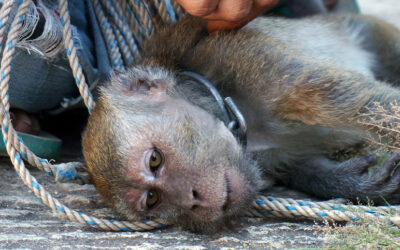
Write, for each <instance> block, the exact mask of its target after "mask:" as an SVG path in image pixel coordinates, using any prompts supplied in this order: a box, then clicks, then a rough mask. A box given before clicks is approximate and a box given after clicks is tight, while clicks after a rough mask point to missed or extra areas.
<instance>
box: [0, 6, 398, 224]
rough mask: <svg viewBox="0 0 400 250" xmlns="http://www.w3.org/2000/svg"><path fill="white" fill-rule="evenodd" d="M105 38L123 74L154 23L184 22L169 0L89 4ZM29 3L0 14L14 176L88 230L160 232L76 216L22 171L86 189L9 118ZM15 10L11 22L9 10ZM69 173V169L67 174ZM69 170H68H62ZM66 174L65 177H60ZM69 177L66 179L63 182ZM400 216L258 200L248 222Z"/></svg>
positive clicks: (1, 72) (0, 76) (72, 170)
mask: <svg viewBox="0 0 400 250" xmlns="http://www.w3.org/2000/svg"><path fill="white" fill-rule="evenodd" d="M92 3H93V5H94V8H95V12H96V15H97V18H98V21H99V23H100V24H101V25H100V26H101V29H102V32H103V36H104V37H105V39H106V41H107V46H108V47H107V49H108V52H109V56H110V60H111V61H112V65H113V66H114V67H115V68H125V67H127V66H129V65H131V64H133V63H134V61H135V60H138V58H139V56H140V55H139V50H140V47H141V44H142V43H143V42H145V40H146V39H147V38H148V37H149V36H150V35H151V33H152V32H153V31H154V29H155V27H156V24H157V23H172V22H175V21H176V20H177V19H179V18H180V17H182V15H183V14H184V13H183V10H182V9H181V8H180V7H179V5H177V4H176V3H175V2H174V1H171V0H153V1H150V0H143V1H140V0H127V1H125V0H92ZM32 4H33V3H32V1H31V0H14V1H12V0H9V1H5V2H4V4H3V6H2V8H1V9H0V41H3V40H4V33H5V31H6V27H7V24H8V23H9V22H11V25H10V27H11V28H10V31H9V32H8V35H7V39H6V42H5V43H3V44H5V45H6V46H5V47H4V51H3V55H2V60H1V68H0V93H1V102H0V120H1V131H2V134H3V138H4V143H5V144H6V149H7V153H8V155H9V156H10V159H11V162H12V164H13V165H14V168H15V170H16V171H17V173H18V175H19V176H20V177H21V179H22V180H23V182H24V183H25V184H26V185H27V186H28V187H29V188H30V189H31V190H32V191H33V192H34V194H35V195H36V196H37V197H39V198H40V199H41V200H42V201H43V203H44V204H46V205H47V206H49V207H50V208H51V209H52V210H53V211H55V212H57V213H59V214H61V215H62V216H64V217H65V218H67V219H69V220H71V221H74V222H78V223H82V224H85V225H88V226H91V227H95V228H98V229H103V230H110V231H143V230H151V229H154V228H160V227H162V226H163V225H167V224H168V222H165V221H161V220H143V221H130V222H128V221H116V220H106V219H99V218H96V217H93V216H89V215H86V214H84V213H81V212H78V211H75V210H73V209H70V208H68V207H67V206H65V205H63V204H62V203H61V202H59V201H58V200H57V199H55V198H54V197H52V195H51V194H50V193H48V192H47V191H46V190H45V188H44V187H43V186H42V185H40V184H39V183H38V181H37V180H36V179H35V177H33V176H32V175H31V174H30V172H29V171H28V170H27V169H26V167H25V163H24V161H23V160H26V161H27V162H28V163H29V164H30V165H32V166H35V167H37V168H38V169H40V170H42V171H45V172H47V173H48V174H49V175H54V176H56V177H57V176H60V175H61V176H62V177H65V178H64V181H75V182H78V183H89V180H88V179H87V178H85V177H84V176H81V175H79V174H78V173H77V172H76V170H80V171H84V167H83V165H82V163H67V164H59V165H52V164H50V163H49V162H48V161H47V160H45V159H41V158H39V157H37V156H35V155H34V154H33V153H32V152H31V151H30V150H29V149H28V148H27V147H26V146H25V145H24V143H23V141H22V139H21V138H19V136H18V135H17V133H16V131H15V129H14V128H13V126H12V123H11V120H10V114H9V107H10V105H9V96H8V86H9V79H10V71H11V60H12V56H13V54H14V51H15V44H16V43H17V42H18V34H19V30H20V28H21V25H22V23H23V21H24V20H26V17H25V14H26V12H27V10H28V8H29V6H30V5H32ZM15 6H18V9H17V11H16V14H15V16H14V17H12V14H11V13H12V11H11V10H12V9H13V8H14V7H15ZM59 13H60V19H61V24H62V28H63V40H64V46H65V50H66V54H67V56H68V60H69V63H70V66H71V69H72V72H73V75H74V78H75V82H76V85H77V87H78V89H79V91H80V93H81V95H82V97H83V100H84V103H85V104H86V106H87V108H88V110H89V112H91V110H92V109H93V107H94V105H95V102H94V100H93V97H92V95H91V93H90V91H89V88H88V86H87V83H86V80H85V76H84V74H83V72H82V67H81V65H80V64H79V62H78V58H77V55H76V49H75V47H74V44H73V40H72V36H71V27H70V18H69V14H68V3H67V0H59ZM68 167H69V168H68ZM65 169H67V170H65ZM65 171H67V172H68V173H67V174H65V173H64V172H65ZM66 176H69V177H66ZM393 212H394V213H397V214H398V213H400V207H399V206H391V207H367V206H353V205H344V204H342V202H339V201H326V202H311V201H304V200H294V199H283V198H275V197H264V196H260V197H258V199H257V200H256V201H254V202H253V203H252V204H251V206H250V208H249V210H248V211H247V215H248V216H258V217H281V218H313V219H329V220H336V221H357V220H359V219H360V218H359V216H358V215H359V214H360V213H361V214H362V216H366V217H376V218H378V219H380V220H386V221H390V222H391V223H393V224H395V225H400V218H399V217H390V214H391V213H393Z"/></svg>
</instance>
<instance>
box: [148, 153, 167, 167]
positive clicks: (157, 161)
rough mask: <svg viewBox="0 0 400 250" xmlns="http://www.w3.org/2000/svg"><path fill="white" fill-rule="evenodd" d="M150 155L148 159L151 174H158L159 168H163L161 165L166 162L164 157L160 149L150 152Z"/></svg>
mask: <svg viewBox="0 0 400 250" xmlns="http://www.w3.org/2000/svg"><path fill="white" fill-rule="evenodd" d="M149 153H150V155H149V157H148V161H149V163H148V164H149V167H150V170H151V172H156V171H157V170H158V168H159V167H160V166H161V164H162V163H163V162H164V157H163V154H162V153H161V151H159V150H158V149H156V148H155V149H153V150H152V151H150V152H149Z"/></svg>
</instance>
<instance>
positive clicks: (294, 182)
mask: <svg viewBox="0 0 400 250" xmlns="http://www.w3.org/2000/svg"><path fill="white" fill-rule="evenodd" d="M399 161H400V154H399V153H395V154H393V155H392V156H391V158H390V159H388V160H387V161H386V162H384V163H383V165H382V167H381V168H380V169H378V170H376V171H375V172H373V173H369V168H370V167H371V166H374V165H375V164H376V163H377V157H376V156H375V155H370V156H366V157H362V158H354V159H350V160H348V161H345V162H342V163H338V162H334V161H331V160H328V159H326V158H323V157H318V158H314V159H310V160H307V161H304V162H302V163H298V164H295V165H294V166H293V167H290V168H287V169H286V170H287V171H289V173H288V175H287V179H286V180H284V182H286V183H287V185H289V186H290V187H292V188H295V189H298V190H302V191H304V192H306V193H310V194H313V195H315V196H317V197H321V198H327V199H330V198H346V199H350V200H353V201H362V202H368V201H371V200H373V201H374V202H375V204H385V202H386V201H387V202H389V203H390V204H398V203H399V202H400V168H398V167H397V164H398V163H399ZM396 167H397V168H396ZM382 198H384V199H382Z"/></svg>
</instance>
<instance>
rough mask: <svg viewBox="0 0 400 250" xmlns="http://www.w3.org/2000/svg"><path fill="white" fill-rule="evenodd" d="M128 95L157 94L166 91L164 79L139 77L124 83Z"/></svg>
mask: <svg viewBox="0 0 400 250" xmlns="http://www.w3.org/2000/svg"><path fill="white" fill-rule="evenodd" d="M124 85H125V87H126V88H127V92H128V93H129V94H130V95H157V94H162V93H166V90H167V85H168V84H167V80H166V79H148V78H145V77H139V78H136V79H134V80H130V81H129V82H127V83H125V84H124Z"/></svg>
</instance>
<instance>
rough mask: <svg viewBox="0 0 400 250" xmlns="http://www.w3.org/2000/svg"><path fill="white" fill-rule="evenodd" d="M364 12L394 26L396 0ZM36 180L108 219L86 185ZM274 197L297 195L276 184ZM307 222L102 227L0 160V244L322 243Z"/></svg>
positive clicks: (366, 5)
mask: <svg viewBox="0 0 400 250" xmlns="http://www.w3.org/2000/svg"><path fill="white" fill-rule="evenodd" d="M359 3H360V5H361V9H362V11H363V12H364V13H370V14H373V15H378V16H380V17H382V18H384V19H387V20H388V21H390V22H391V23H393V24H395V25H398V26H399V27H400V2H399V0H359ZM32 174H33V175H34V176H36V177H37V178H38V180H39V182H40V183H41V184H43V185H44V186H45V187H46V188H47V189H48V190H50V191H51V192H52V193H53V194H54V196H56V197H57V198H59V199H60V200H61V201H62V202H63V203H64V204H66V205H68V206H70V207H71V208H74V209H77V210H79V211H83V212H86V213H88V214H91V215H94V216H98V217H106V218H110V217H113V216H112V211H111V210H110V209H108V208H107V207H106V206H105V205H104V203H103V201H102V200H101V199H100V198H99V197H98V196H97V194H96V192H95V191H94V189H93V187H92V186H79V185H73V184H54V182H53V181H52V180H51V178H49V177H48V176H46V175H44V174H43V173H41V172H39V171H36V170H32ZM272 192H273V193H274V195H275V196H280V195H288V196H290V197H298V196H301V195H300V194H298V193H294V192H291V191H285V190H281V189H276V190H273V191H272ZM319 227H320V226H318V225H316V224H314V222H311V221H302V222H295V221H289V220H281V219H280V220H261V219H244V220H243V221H242V222H239V223H238V224H237V226H236V229H235V230H232V231H223V232H220V233H218V234H215V235H200V234H194V233H190V232H187V231H184V230H182V229H180V228H177V227H170V228H166V229H162V230H155V231H151V232H140V233H139V232H138V233H128V232H123V233H114V232H102V231H98V230H94V229H92V228H89V227H85V226H82V225H79V224H76V223H72V222H69V221H65V220H63V219H62V218H61V217H60V216H59V215H58V214H56V213H53V212H52V211H51V210H50V209H49V208H47V207H46V206H45V205H43V204H42V203H41V201H40V200H39V199H38V198H36V197H35V196H34V195H33V193H32V192H31V191H30V190H29V189H28V188H27V187H26V186H24V184H23V183H22V181H21V180H20V179H19V177H18V176H17V174H16V173H15V171H14V170H13V168H12V166H11V164H10V163H9V162H8V161H7V160H3V161H1V162H0V248H1V249H3V248H23V249H38V248H39V249H40V248H45V249H49V248H51V249H59V248H63V249H64V248H66V249H69V248H78V249H81V248H85V249H86V248H100V249H114V248H126V249H136V248H140V249H156V248H160V247H168V248H176V249H202V248H270V247H272V248H299V247H301V248H303V247H322V246H323V243H324V240H325V238H324V236H323V235H321V234H320V231H319Z"/></svg>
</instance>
